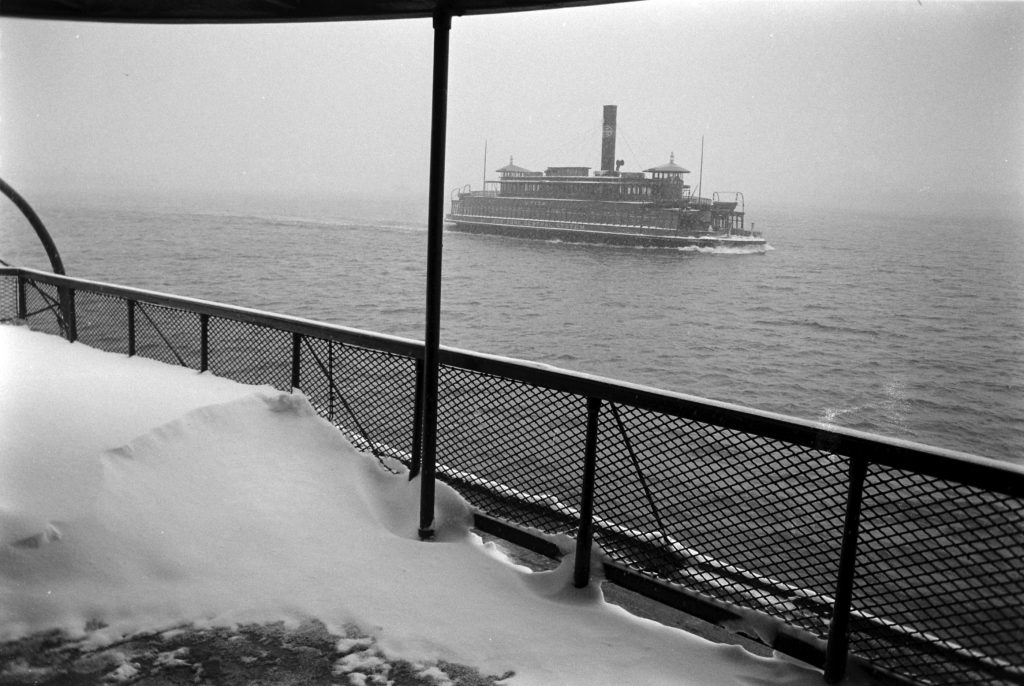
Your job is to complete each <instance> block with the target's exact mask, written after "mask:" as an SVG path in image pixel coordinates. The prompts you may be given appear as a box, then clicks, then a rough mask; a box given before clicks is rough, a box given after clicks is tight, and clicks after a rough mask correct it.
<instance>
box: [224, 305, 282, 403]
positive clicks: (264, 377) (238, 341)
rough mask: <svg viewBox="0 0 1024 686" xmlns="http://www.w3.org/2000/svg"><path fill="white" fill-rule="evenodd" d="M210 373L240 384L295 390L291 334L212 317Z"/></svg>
mask: <svg viewBox="0 0 1024 686" xmlns="http://www.w3.org/2000/svg"><path fill="white" fill-rule="evenodd" d="M209 347H210V359H209V365H210V367H209V368H210V371H211V372H213V373H214V374H216V375H217V376H223V377H225V378H228V379H233V380H235V381H238V382H240V383H245V384H255V385H270V386H273V387H274V388H276V389H278V390H281V391H289V390H291V387H292V371H291V369H292V335H291V334H290V333H288V332H287V331H282V330H280V329H274V328H271V327H269V326H262V325H259V324H251V323H249V322H242V321H236V320H234V319H224V318H221V317H211V318H210V323H209Z"/></svg>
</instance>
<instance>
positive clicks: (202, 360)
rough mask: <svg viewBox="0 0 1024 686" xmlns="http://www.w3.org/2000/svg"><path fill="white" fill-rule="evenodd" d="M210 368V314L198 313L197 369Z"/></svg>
mask: <svg viewBox="0 0 1024 686" xmlns="http://www.w3.org/2000/svg"><path fill="white" fill-rule="evenodd" d="M209 368H210V315H208V314H201V315H199V371H201V372H205V371H206V370H207V369H209Z"/></svg>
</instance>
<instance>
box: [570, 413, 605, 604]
mask: <svg viewBox="0 0 1024 686" xmlns="http://www.w3.org/2000/svg"><path fill="white" fill-rule="evenodd" d="M600 414H601V399H600V398H587V444H586V448H585V449H584V453H583V495H582V498H581V502H580V528H579V533H578V534H577V535H576V564H575V567H574V569H573V577H572V581H573V585H574V586H576V588H583V587H584V586H586V585H587V584H588V583H590V549H591V546H592V544H593V541H594V482H595V481H596V479H597V420H598V417H599V416H600Z"/></svg>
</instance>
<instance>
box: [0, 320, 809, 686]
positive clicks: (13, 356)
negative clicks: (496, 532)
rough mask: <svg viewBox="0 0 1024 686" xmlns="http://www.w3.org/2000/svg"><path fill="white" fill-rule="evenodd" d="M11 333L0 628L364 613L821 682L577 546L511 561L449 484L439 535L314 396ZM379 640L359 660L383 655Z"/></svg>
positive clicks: (542, 667)
mask: <svg viewBox="0 0 1024 686" xmlns="http://www.w3.org/2000/svg"><path fill="white" fill-rule="evenodd" d="M0 351H2V356H0V360H2V363H0V390H2V393H0V417H2V418H3V419H2V424H0V640H10V639H14V638H17V637H20V636H24V635H27V634H30V633H33V632H38V631H43V630H48V629H53V628H59V629H63V630H65V631H67V632H69V633H71V634H73V635H78V636H82V635H87V636H89V637H91V638H92V639H93V640H94V641H97V642H101V641H104V640H113V639H115V638H117V637H119V636H121V635H123V634H126V633H132V632H138V631H158V630H165V629H171V628H173V627H177V626H182V625H183V624H188V623H196V624H199V625H202V624H204V623H208V624H212V625H221V624H226V625H230V624H233V623H238V622H266V621H276V620H281V619H284V620H289V621H299V620H301V619H303V618H308V617H312V618H317V619H320V620H322V621H324V622H325V623H326V624H327V625H328V626H334V627H342V626H351V625H355V626H358V627H359V628H360V629H361V630H362V631H364V632H366V633H367V634H369V635H371V636H372V637H373V639H374V641H375V646H376V649H378V650H380V651H381V653H382V654H385V655H387V656H389V657H392V658H395V659H404V660H408V661H411V662H416V663H420V664H424V665H428V667H425V669H429V668H430V667H429V665H434V664H437V663H438V662H439V661H446V662H453V663H462V664H468V665H471V666H473V667H476V668H478V669H480V670H481V671H484V672H487V673H492V674H504V673H506V672H509V671H513V672H514V673H515V676H513V677H512V678H511V679H510V680H509V681H508V683H511V684H550V683H560V684H569V685H572V684H602V683H626V682H628V683H644V684H684V685H685V684H701V685H702V686H705V685H714V684H820V683H821V682H820V673H818V672H816V671H815V670H812V669H809V668H805V667H803V666H801V665H798V664H796V663H793V662H791V661H787V660H782V659H765V658H759V657H755V656H753V655H751V654H749V653H746V652H745V651H743V650H742V649H741V648H737V647H727V646H720V645H716V644H712V643H709V642H707V641H705V640H703V639H701V638H697V637H694V636H692V635H690V634H687V633H685V632H683V631H680V630H677V629H671V628H667V627H665V626H663V625H660V624H657V623H655V622H651V621H647V620H641V619H638V618H636V617H634V616H632V615H629V614H628V613H627V612H626V611H624V610H622V609H620V608H617V607H615V606H612V605H609V604H607V603H605V602H604V601H603V599H602V596H601V593H600V588H599V586H598V585H597V584H593V585H592V586H591V587H589V588H587V589H583V590H577V589H575V588H573V586H572V583H571V565H572V560H571V558H570V559H568V560H567V561H566V562H564V563H563V564H562V566H560V567H559V568H558V569H555V570H553V571H551V572H542V573H530V572H529V571H528V570H525V569H523V568H522V567H518V566H515V565H512V564H510V563H509V562H508V561H507V560H504V559H502V558H501V556H500V555H497V554H496V553H495V551H494V550H493V548H491V549H487V548H485V547H484V546H482V545H481V544H480V541H479V539H478V538H477V537H476V536H474V535H473V533H472V532H471V531H470V523H471V511H470V508H469V507H468V505H467V504H466V503H465V501H464V500H463V499H462V498H461V497H460V496H459V495H458V494H457V493H456V492H454V491H453V490H452V489H450V488H448V487H446V486H444V485H443V484H438V486H437V493H438V509H437V520H436V522H435V524H436V527H437V532H438V536H437V540H435V541H434V542H429V543H424V542H421V541H419V540H418V537H417V535H416V532H417V519H418V507H419V505H418V493H419V487H418V483H417V482H416V481H409V480H408V478H407V475H405V474H399V475H394V474H391V473H388V472H387V471H385V470H383V469H381V468H380V465H379V464H378V463H377V461H376V460H375V459H374V458H372V457H369V456H367V455H364V454H361V453H359V452H357V451H356V450H355V449H353V448H352V446H351V445H350V444H349V443H348V442H346V441H345V439H344V438H343V437H342V436H341V434H340V433H339V432H338V431H337V430H336V429H334V428H333V427H332V426H331V425H330V424H329V423H327V422H326V421H325V420H323V419H321V418H320V417H318V416H317V415H316V413H315V412H314V410H313V409H312V407H311V406H310V405H309V403H308V402H307V401H306V399H305V398H304V397H303V396H302V395H301V394H300V393H295V394H287V393H280V392H277V391H273V390H271V389H267V388H262V389H260V388H254V387H251V386H244V385H241V384H236V383H233V382H229V381H226V380H223V379H217V378H215V377H211V376H210V375H208V374H198V373H196V372H194V371H191V370H187V369H183V368H176V367H171V366H168V365H163V364H159V363H155V362H151V361H147V360H141V359H135V358H131V359H129V358H125V357H123V356H118V355H113V354H105V353H100V352H97V351H95V350H91V349H89V348H87V347H85V346H83V345H81V344H68V343H66V342H64V341H62V340H60V339H58V338H56V337H53V336H47V335H44V334H40V333H35V332H31V331H28V330H27V329H25V328H22V327H11V326H0ZM99 626H102V627H104V628H102V629H95V628H94V627H99ZM341 633H342V634H343V633H344V632H341ZM363 647H364V646H363V645H360V644H356V643H353V644H352V646H351V648H352V649H357V648H358V649H360V650H361V649H362V648H363ZM361 657H365V656H363V654H362V652H355V653H352V654H351V656H349V657H345V658H342V661H341V662H339V665H338V668H339V670H341V671H345V672H347V673H348V674H350V675H354V674H356V673H360V674H365V673H367V672H371V671H372V670H371V669H370V667H372V666H373V665H370V664H369V663H367V664H365V665H364V664H362V663H359V660H360V659H361ZM357 663H359V664H357ZM128 671H130V669H128V668H126V671H125V674H124V676H125V678H128V677H129V676H130V675H129V674H128ZM437 676H438V678H439V679H441V677H442V676H443V675H442V673H441V672H440V671H438V672H437Z"/></svg>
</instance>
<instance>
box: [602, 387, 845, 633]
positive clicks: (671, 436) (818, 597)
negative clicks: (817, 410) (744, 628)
mask: <svg viewBox="0 0 1024 686" xmlns="http://www.w3.org/2000/svg"><path fill="white" fill-rule="evenodd" d="M600 427H601V434H600V441H599V445H601V446H602V450H601V451H600V453H599V463H598V475H599V482H598V486H597V508H596V513H597V516H598V517H599V522H597V523H596V525H595V526H596V530H597V540H598V541H599V542H600V543H601V545H602V546H603V547H604V548H605V549H606V550H607V551H609V552H610V554H611V555H612V556H613V558H615V559H617V560H618V561H621V562H623V563H625V564H628V565H629V566H631V567H635V568H638V569H640V570H643V571H645V572H647V573H649V574H651V575H653V576H655V577H656V578H660V579H663V580H665V581H671V582H675V583H681V584H684V585H686V586H688V587H691V588H695V589H698V590H700V591H701V592H703V593H704V594H707V595H710V596H712V597H714V598H717V599H719V600H725V601H728V602H731V603H734V604H737V605H741V606H745V607H751V608H754V609H758V610H761V611H763V612H766V613H768V614H771V615H774V616H777V617H780V618H782V619H785V620H786V621H787V622H788V623H790V624H793V625H795V626H798V627H800V628H802V629H805V630H808V631H811V632H812V633H814V634H816V635H818V636H819V637H824V636H825V635H827V626H826V624H825V620H826V619H827V617H828V609H829V601H828V600H827V599H826V598H828V597H829V596H831V595H833V594H834V591H835V583H836V571H837V564H836V562H837V560H838V559H839V550H840V545H841V536H842V530H843V519H844V516H845V509H844V508H845V502H846V461H845V460H844V459H841V458H838V457H836V456H834V455H830V454H827V453H821V452H818V451H814V450H809V449H807V448H802V447H800V446H795V445H791V444H786V443H783V442H781V441H775V440H772V439H768V438H765V437H763V436H755V435H752V434H746V433H742V432H738V431H732V430H729V429H722V428H719V427H715V426H712V425H709V424H703V423H701V422H696V421H692V420H687V419H680V418H676V417H671V416H667V415H663V414H659V413H655V412H650V411H646V410H641V409H637V408H630V407H615V406H611V407H609V408H606V409H605V411H603V412H602V415H601V424H600ZM823 610H824V612H823Z"/></svg>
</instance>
